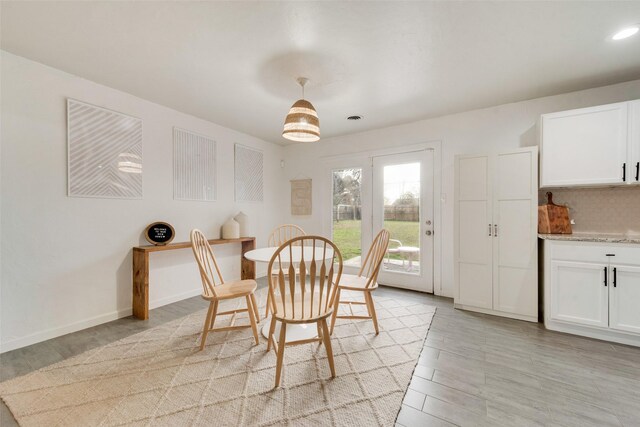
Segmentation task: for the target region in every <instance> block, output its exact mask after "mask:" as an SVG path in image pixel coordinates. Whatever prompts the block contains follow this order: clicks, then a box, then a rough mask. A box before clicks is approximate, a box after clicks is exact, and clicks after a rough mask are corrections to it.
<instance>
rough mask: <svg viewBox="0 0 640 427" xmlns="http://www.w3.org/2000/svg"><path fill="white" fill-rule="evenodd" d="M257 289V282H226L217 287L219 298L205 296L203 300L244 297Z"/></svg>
mask: <svg viewBox="0 0 640 427" xmlns="http://www.w3.org/2000/svg"><path fill="white" fill-rule="evenodd" d="M257 287H258V284H257V283H256V281H255V280H237V281H235V282H226V283H222V284H220V285H217V286H216V287H215V290H216V294H217V296H215V297H214V296H213V295H205V294H203V295H202V298H204V299H206V300H213V299H218V300H222V299H231V298H237V297H244V296H247V295H251V294H252V293H253V292H255V290H256V288H257Z"/></svg>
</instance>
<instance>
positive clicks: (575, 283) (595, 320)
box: [550, 261, 609, 327]
mask: <svg viewBox="0 0 640 427" xmlns="http://www.w3.org/2000/svg"><path fill="white" fill-rule="evenodd" d="M608 267H609V266H608V265H607V264H602V263H593V262H573V261H551V277H552V279H551V280H552V281H553V283H554V286H553V287H552V288H551V302H552V303H551V313H550V316H551V319H554V320H561V321H565V322H572V323H578V324H582V325H589V326H602V327H606V326H607V325H608V324H609V291H608V286H607V280H608V278H607V269H608Z"/></svg>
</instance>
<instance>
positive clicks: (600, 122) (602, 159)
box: [540, 101, 640, 187]
mask: <svg viewBox="0 0 640 427" xmlns="http://www.w3.org/2000/svg"><path fill="white" fill-rule="evenodd" d="M540 126H541V132H540V159H541V160H540V186H541V187H576V186H583V187H584V186H587V187H590V186H600V185H607V186H611V185H628V184H638V183H640V101H629V102H619V103H615V104H608V105H599V106H596V107H588V108H580V109H576V110H570V111H561V112H557V113H551V114H543V115H542V117H541V124H540Z"/></svg>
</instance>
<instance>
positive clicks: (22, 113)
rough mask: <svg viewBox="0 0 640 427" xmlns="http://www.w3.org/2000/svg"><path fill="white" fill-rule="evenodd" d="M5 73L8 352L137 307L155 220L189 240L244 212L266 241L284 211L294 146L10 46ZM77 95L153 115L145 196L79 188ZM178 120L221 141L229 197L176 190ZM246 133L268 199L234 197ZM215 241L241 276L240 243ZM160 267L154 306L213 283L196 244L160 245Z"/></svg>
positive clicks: (146, 117)
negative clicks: (135, 287)
mask: <svg viewBox="0 0 640 427" xmlns="http://www.w3.org/2000/svg"><path fill="white" fill-rule="evenodd" d="M1 76H2V87H1V90H2V103H1V108H2V133H1V136H2V156H1V162H2V163H1V169H0V170H1V174H2V175H1V185H2V206H1V209H2V211H1V220H2V223H1V233H2V234H1V246H2V247H1V257H2V272H1V279H2V288H1V299H0V301H1V310H2V312H1V322H0V324H1V325H2V331H1V334H0V343H1V344H0V348H1V349H2V351H7V350H10V349H13V348H17V347H22V346H25V345H28V344H31V343H34V342H38V341H42V340H45V339H48V338H51V337H54V336H58V335H62V334H64V333H68V332H72V331H75V330H79V329H83V328H85V327H89V326H92V325H95V324H98V323H103V322H105V321H109V320H112V319H115V318H117V317H122V316H126V315H129V314H130V313H131V292H132V291H131V248H132V247H133V246H136V245H139V244H146V242H145V241H144V239H143V238H142V234H141V233H142V230H143V229H144V228H145V226H146V225H147V224H149V223H151V222H153V221H156V220H163V221H167V222H169V223H171V224H173V225H174V227H175V228H176V240H175V241H185V240H188V232H189V230H190V229H191V228H194V227H198V228H200V229H202V230H203V231H204V232H205V233H206V234H208V235H209V236H211V237H217V236H219V227H220V226H221V224H222V223H223V222H224V221H225V220H226V219H227V218H228V217H229V216H230V215H232V214H235V213H237V212H238V211H239V210H242V211H244V212H245V213H246V214H247V215H248V216H249V218H250V220H251V222H252V225H253V231H254V234H255V235H256V236H257V237H258V245H261V244H263V245H264V244H266V237H267V235H268V233H269V232H270V231H271V229H272V228H273V227H274V226H275V225H276V224H278V223H279V222H280V220H281V219H282V218H281V216H282V215H281V210H280V206H281V199H282V196H281V193H282V192H281V187H280V186H281V183H282V182H283V180H284V175H283V172H282V169H281V168H280V160H281V158H282V157H283V149H282V147H280V146H277V145H274V144H271V143H267V142H264V141H262V140H259V139H257V138H254V137H251V136H248V135H245V134H242V133H240V132H236V131H233V130H230V129H226V128H223V127H221V126H218V125H215V124H213V123H210V122H207V121H205V120H201V119H198V118H195V117H193V116H189V115H186V114H182V113H180V112H177V111H174V110H171V109H169V108H165V107H162V106H160V105H157V104H153V103H151V102H148V101H145V100H142V99H140V98H136V97H134V96H132V95H129V94H126V93H123V92H120V91H117V90H114V89H111V88H108V87H105V86H101V85H99V84H96V83H93V82H91V81H88V80H85V79H82V78H79V77H76V76H73V75H70V74H67V73H64V72H62V71H59V70H56V69H53V68H50V67H47V66H44V65H41V64H38V63H36V62H33V61H30V60H27V59H24V58H21V57H18V56H15V55H12V54H9V53H7V52H2V69H1ZM211 96H216V94H215V93H212V94H211ZM67 97H70V98H75V99H78V100H81V101H85V102H88V103H91V104H95V105H99V106H102V107H105V108H109V109H112V110H115V111H119V112H122V113H125V114H130V115H132V116H136V117H140V118H141V119H142V120H143V134H144V136H143V138H144V141H143V144H144V145H143V147H144V160H143V162H144V164H143V170H144V173H143V185H144V198H143V199H142V200H112V199H88V198H71V197H67V194H66V192H67V158H66V156H67V154H66V147H67V135H66V98H67ZM173 126H178V127H181V128H184V129H188V130H192V131H195V132H198V133H201V134H204V135H208V136H210V137H212V138H214V139H215V140H216V141H217V143H218V146H217V148H218V167H219V174H218V177H219V184H218V201H217V202H185V201H174V200H173V181H172V179H173V178H172V161H173V160H172V158H173V156H172V128H173ZM234 143H242V144H245V145H248V146H251V147H255V148H259V149H261V150H263V151H264V155H265V172H264V179H265V193H264V199H265V202H264V203H254V204H249V203H246V204H239V203H235V202H234V191H233V148H234ZM215 251H216V254H217V256H218V258H219V261H220V263H221V266H222V270H223V274H224V275H225V276H226V277H225V278H228V279H234V278H239V277H240V262H239V259H240V248H239V246H236V245H225V246H217V247H216V248H215ZM151 267H152V271H151V277H150V283H151V286H150V300H151V306H152V307H154V306H158V305H162V304H165V303H168V302H171V301H173V300H176V299H182V298H184V297H186V296H190V295H197V294H199V293H200V292H201V289H202V287H201V284H200V279H199V276H198V273H197V269H196V267H195V264H194V261H193V256H192V254H191V252H190V250H189V249H185V250H181V251H171V252H165V253H157V254H152V255H151Z"/></svg>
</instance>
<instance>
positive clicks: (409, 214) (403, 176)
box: [384, 163, 420, 274]
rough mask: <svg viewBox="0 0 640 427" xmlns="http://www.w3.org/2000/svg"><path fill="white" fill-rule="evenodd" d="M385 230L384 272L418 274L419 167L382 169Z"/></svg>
mask: <svg viewBox="0 0 640 427" xmlns="http://www.w3.org/2000/svg"><path fill="white" fill-rule="evenodd" d="M384 228H386V229H387V230H389V232H390V233H391V237H390V238H391V239H392V240H391V241H390V242H389V253H388V258H387V262H386V263H384V268H385V269H387V270H391V271H402V272H408V273H413V274H419V273H420V163H409V164H402V165H390V166H385V167H384Z"/></svg>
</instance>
